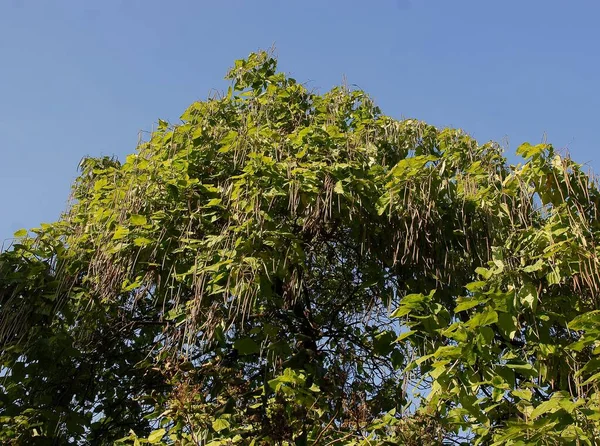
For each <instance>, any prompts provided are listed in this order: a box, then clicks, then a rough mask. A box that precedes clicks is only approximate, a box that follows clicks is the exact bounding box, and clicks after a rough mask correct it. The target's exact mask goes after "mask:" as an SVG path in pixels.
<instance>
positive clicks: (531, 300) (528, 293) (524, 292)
mask: <svg viewBox="0 0 600 446" xmlns="http://www.w3.org/2000/svg"><path fill="white" fill-rule="evenodd" d="M517 297H518V298H519V300H520V301H521V304H522V305H523V306H525V307H526V308H530V309H531V311H533V312H535V310H536V308H537V303H538V292H537V289H536V288H535V286H534V285H533V284H531V283H525V284H524V285H523V286H522V287H521V289H520V290H519V292H518V293H517Z"/></svg>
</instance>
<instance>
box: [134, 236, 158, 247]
mask: <svg viewBox="0 0 600 446" xmlns="http://www.w3.org/2000/svg"><path fill="white" fill-rule="evenodd" d="M152 242H153V241H152V240H150V239H149V238H146V237H136V238H135V239H133V244H134V245H135V246H148V245H149V244H151V243H152Z"/></svg>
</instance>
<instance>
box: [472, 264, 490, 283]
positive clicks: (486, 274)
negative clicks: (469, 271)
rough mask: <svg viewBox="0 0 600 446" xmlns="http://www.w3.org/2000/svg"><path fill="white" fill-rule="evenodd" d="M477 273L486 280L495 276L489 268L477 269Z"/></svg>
mask: <svg viewBox="0 0 600 446" xmlns="http://www.w3.org/2000/svg"><path fill="white" fill-rule="evenodd" d="M475 272H476V273H477V274H479V275H480V276H481V277H483V278H484V279H486V280H487V279H489V278H490V277H492V275H493V273H492V271H490V270H489V269H487V268H483V267H482V266H480V267H477V268H475Z"/></svg>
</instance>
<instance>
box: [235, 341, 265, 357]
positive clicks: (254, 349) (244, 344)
mask: <svg viewBox="0 0 600 446" xmlns="http://www.w3.org/2000/svg"><path fill="white" fill-rule="evenodd" d="M233 347H234V348H235V349H236V350H237V351H238V352H239V353H240V355H252V354H254V353H258V352H259V351H260V346H259V345H258V344H257V343H256V342H255V341H254V339H252V338H242V339H238V340H237V341H235V343H234V344H233Z"/></svg>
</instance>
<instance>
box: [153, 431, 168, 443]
mask: <svg viewBox="0 0 600 446" xmlns="http://www.w3.org/2000/svg"><path fill="white" fill-rule="evenodd" d="M166 433H167V431H166V430H165V429H157V430H155V431H152V432H151V433H150V435H148V443H150V444H155V443H158V442H159V441H160V440H162V438H163V437H164V436H165V434H166Z"/></svg>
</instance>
